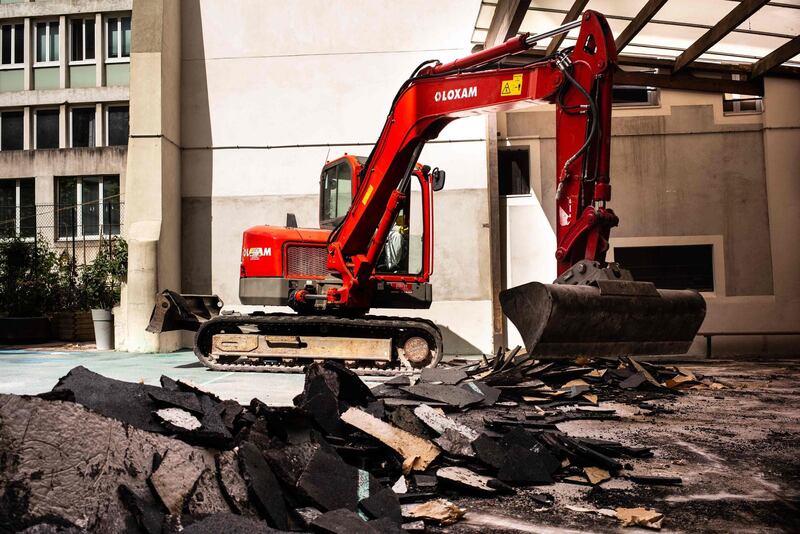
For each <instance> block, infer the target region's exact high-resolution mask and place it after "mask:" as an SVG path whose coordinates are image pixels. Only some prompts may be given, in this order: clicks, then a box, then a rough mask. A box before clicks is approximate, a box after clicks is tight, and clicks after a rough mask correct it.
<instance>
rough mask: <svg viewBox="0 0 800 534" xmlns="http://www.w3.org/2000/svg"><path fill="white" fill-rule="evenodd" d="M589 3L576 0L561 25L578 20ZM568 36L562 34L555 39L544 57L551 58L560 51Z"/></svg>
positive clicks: (587, 0)
mask: <svg viewBox="0 0 800 534" xmlns="http://www.w3.org/2000/svg"><path fill="white" fill-rule="evenodd" d="M588 3H589V0H575V1H574V2H573V3H572V7H571V8H569V11H567V14H566V15H564V20H563V21H562V22H561V24H566V23H568V22H572V21H573V20H576V19H577V18H578V17H580V16H581V13H583V8H585V7H586V4H588ZM566 36H567V34H566V33H561V34H559V35H556V36H555V37H553V39H552V40H551V41H550V44H549V45H548V47H547V50H546V51H545V54H544V55H546V56H549V55H550V54H552V53H554V52H555V51H556V50H558V47H559V46H561V43H562V42H564V37H566Z"/></svg>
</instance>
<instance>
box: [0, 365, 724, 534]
mask: <svg viewBox="0 0 800 534" xmlns="http://www.w3.org/2000/svg"><path fill="white" fill-rule="evenodd" d="M722 387H724V386H722V385H721V384H719V383H717V382H714V381H712V380H710V379H707V378H705V377H702V376H695V375H693V374H692V373H690V372H687V371H683V370H681V369H680V368H671V367H662V366H656V365H651V364H646V363H640V362H637V361H635V360H632V359H625V360H620V361H589V360H578V361H537V360H534V359H532V358H529V357H528V356H526V355H524V354H520V353H519V352H518V351H517V350H515V351H510V352H507V353H506V352H501V353H498V355H497V356H496V357H494V358H484V359H483V360H482V361H475V360H470V361H467V360H456V361H451V362H449V367H440V368H435V369H425V370H424V371H423V372H422V373H421V374H420V375H415V376H406V375H400V376H396V377H394V378H391V379H389V380H387V381H386V382H384V383H381V384H379V385H378V386H376V387H374V388H372V389H370V388H369V387H368V386H367V385H366V384H365V383H364V382H362V380H361V379H360V378H359V377H358V376H356V375H355V374H354V373H353V372H351V371H349V370H347V369H346V368H345V367H343V366H342V365H340V364H338V363H336V362H325V363H314V364H312V365H310V366H308V367H307V369H306V375H305V385H304V389H303V392H302V393H301V394H300V395H298V396H297V397H296V398H295V399H294V404H295V406H294V407H272V406H267V405H266V404H264V403H263V402H261V401H259V400H257V399H253V400H252V401H251V402H250V404H249V405H246V406H243V405H240V404H239V403H237V402H235V401H231V400H222V399H220V398H218V397H216V396H215V395H214V394H212V393H210V392H208V391H205V390H203V389H201V388H199V387H197V386H195V385H193V384H190V383H187V382H182V381H174V380H172V379H170V378H168V377H166V376H163V377H162V378H161V387H157V386H151V385H145V384H136V383H127V382H121V381H118V380H113V379H110V378H106V377H103V376H101V375H98V374H95V373H93V372H91V371H89V370H87V369H85V368H83V367H76V368H74V369H72V370H71V371H70V372H69V373H68V374H67V375H66V376H64V377H63V378H61V379H60V380H59V382H58V384H56V386H55V387H54V388H53V389H52V391H50V392H48V393H45V394H42V395H39V396H37V397H27V396H16V395H0V532H5V531H9V532H18V531H24V532H31V533H33V532H82V531H96V532H122V531H126V532H127V531H131V532H136V531H138V532H145V533H148V534H155V533H162V532H165V533H167V532H186V533H187V534H188V533H220V532H242V533H247V534H255V533H261V532H265V533H266V532H279V531H306V532H308V531H310V532H322V533H336V534H338V533H347V534H357V533H377V532H388V533H404V532H408V533H411V532H424V531H426V530H428V531H440V530H441V529H443V528H444V529H446V528H447V525H451V524H454V523H457V522H458V521H459V520H460V519H461V518H462V517H463V516H464V514H465V512H466V511H467V510H465V509H464V508H463V507H461V506H459V505H457V504H455V503H454V501H457V500H459V498H460V497H463V496H470V497H474V498H480V499H493V498H496V497H497V496H501V495H510V494H513V493H515V492H518V491H521V490H523V489H524V488H528V487H531V486H536V491H534V492H532V497H531V498H532V499H533V500H534V501H535V502H536V505H537V506H539V507H541V508H548V507H551V506H553V504H554V502H553V500H554V499H553V496H552V495H550V494H548V492H547V487H548V486H549V485H552V484H554V483H555V482H567V483H572V484H579V485H599V484H602V483H604V482H605V481H607V480H609V479H612V478H614V477H625V478H627V479H629V480H631V481H633V482H634V483H637V484H645V485H679V484H681V480H680V478H676V477H669V476H651V475H648V474H647V473H634V472H632V471H631V469H630V466H629V465H628V462H629V459H631V458H647V457H649V456H651V455H652V451H651V449H650V448H648V447H647V446H646V444H645V445H642V444H623V443H619V442H616V441H608V440H601V439H589V438H585V437H578V436H571V435H569V434H567V433H565V432H562V431H561V430H559V427H558V425H559V423H562V422H565V421H568V420H574V419H595V420H607V421H610V422H611V423H609V424H613V421H614V420H616V419H619V417H620V416H619V415H618V414H617V413H616V412H615V410H614V409H612V408H606V407H603V406H599V404H600V402H601V401H606V400H610V399H613V400H616V401H619V402H625V403H628V404H633V405H635V406H637V407H638V408H639V409H641V410H644V411H647V412H648V413H654V414H655V413H658V412H659V410H662V411H664V410H666V409H665V408H663V407H662V406H661V404H654V400H657V399H662V398H665V397H669V396H673V395H677V394H680V392H681V390H684V389H687V388H710V389H718V388H722ZM526 491H527V490H526ZM573 509H575V511H579V512H586V513H597V514H600V515H607V516H610V517H614V518H616V520H617V521H618V524H619V525H620V526H628V525H631V526H637V527H645V528H650V529H658V528H661V525H662V522H666V521H668V520H669V519H668V518H665V517H664V515H662V514H661V513H659V512H658V511H657V510H653V509H646V508H618V509H615V510H612V509H594V508H590V507H586V508H575V507H573Z"/></svg>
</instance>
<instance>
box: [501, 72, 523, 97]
mask: <svg viewBox="0 0 800 534" xmlns="http://www.w3.org/2000/svg"><path fill="white" fill-rule="evenodd" d="M521 94H522V74H515V75H514V77H513V78H512V79H510V80H503V81H502V82H501V84H500V96H519V95H521Z"/></svg>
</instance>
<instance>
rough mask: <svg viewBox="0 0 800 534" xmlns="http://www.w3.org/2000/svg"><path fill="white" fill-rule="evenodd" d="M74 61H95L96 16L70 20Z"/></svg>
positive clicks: (72, 57)
mask: <svg viewBox="0 0 800 534" xmlns="http://www.w3.org/2000/svg"><path fill="white" fill-rule="evenodd" d="M70 23H71V25H70V32H71V41H70V42H71V44H72V56H71V59H72V61H75V62H92V61H94V18H90V19H72V20H71V21H70Z"/></svg>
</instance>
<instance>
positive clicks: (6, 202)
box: [0, 178, 36, 238]
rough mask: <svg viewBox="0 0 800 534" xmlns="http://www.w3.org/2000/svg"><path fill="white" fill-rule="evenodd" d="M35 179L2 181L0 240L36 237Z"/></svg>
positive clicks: (0, 194) (0, 191) (0, 185)
mask: <svg viewBox="0 0 800 534" xmlns="http://www.w3.org/2000/svg"><path fill="white" fill-rule="evenodd" d="M34 194H35V183H34V179H33V178H20V179H17V180H0V238H9V237H15V236H19V237H34V236H35V235H36V202H35V200H34Z"/></svg>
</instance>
